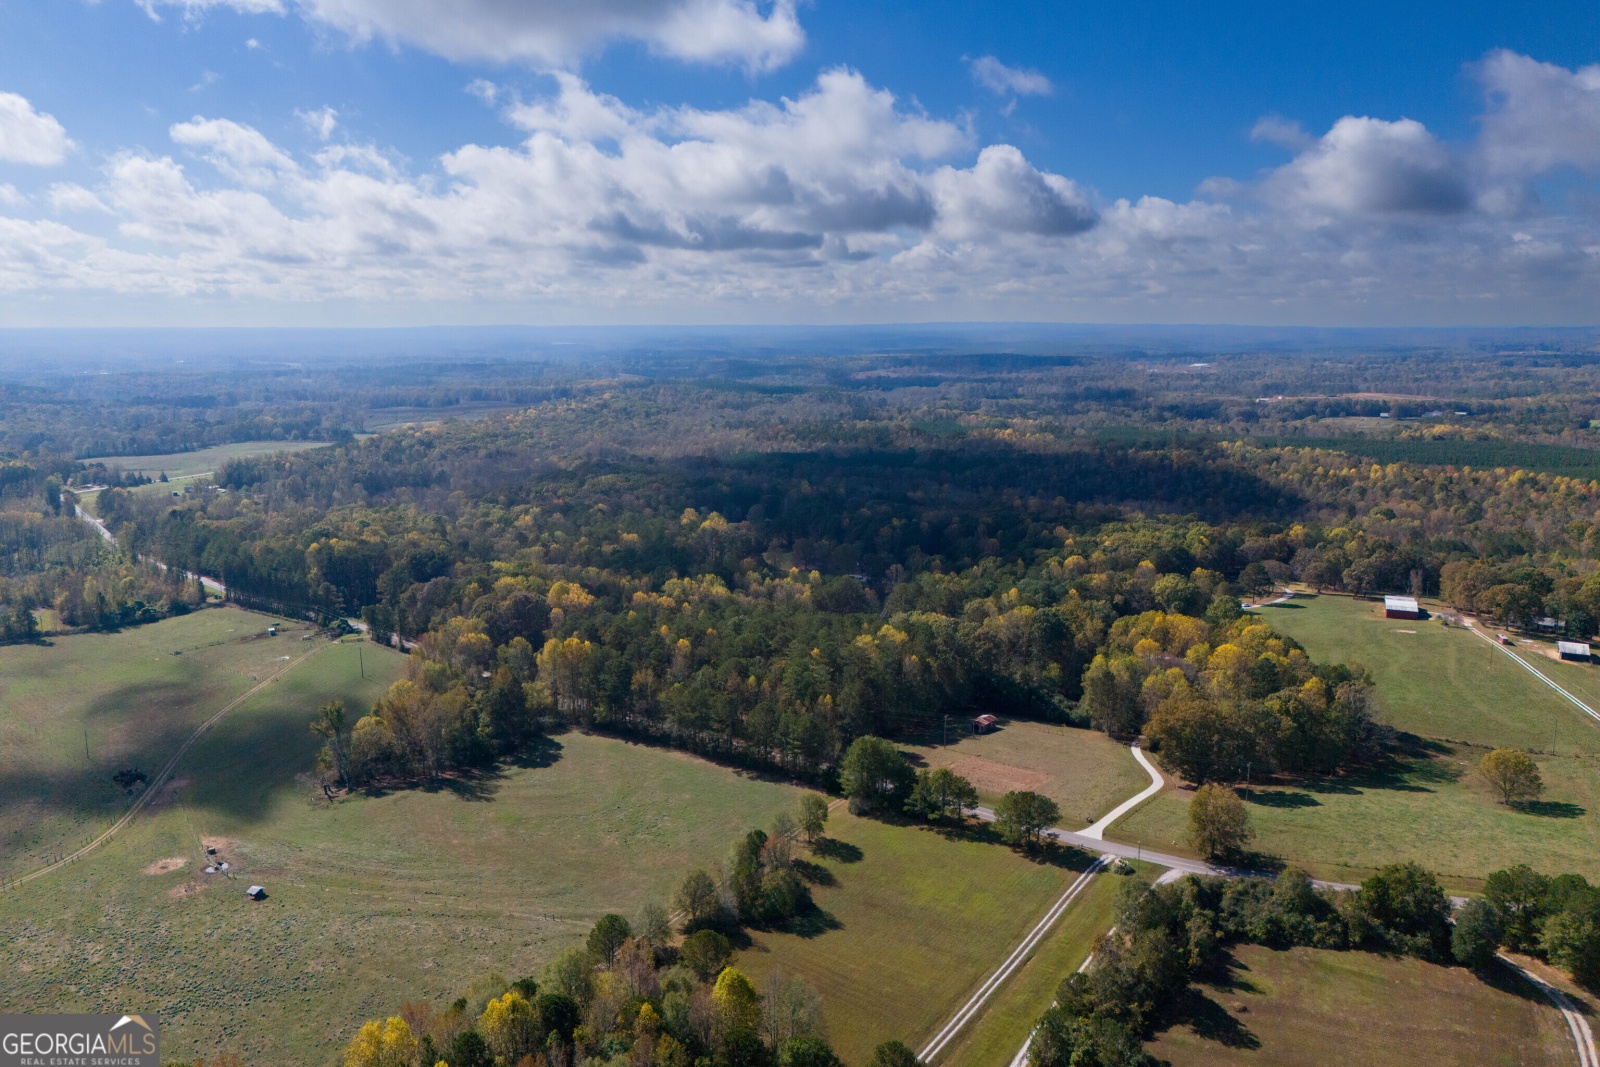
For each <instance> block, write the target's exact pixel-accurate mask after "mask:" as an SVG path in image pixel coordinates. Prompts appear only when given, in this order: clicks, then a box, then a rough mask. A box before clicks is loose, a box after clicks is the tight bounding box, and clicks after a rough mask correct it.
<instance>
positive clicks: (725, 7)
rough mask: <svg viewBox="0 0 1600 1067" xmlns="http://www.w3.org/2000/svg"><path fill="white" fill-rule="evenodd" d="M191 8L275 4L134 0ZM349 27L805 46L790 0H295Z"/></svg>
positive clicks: (528, 49)
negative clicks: (580, 0) (583, 0)
mask: <svg viewBox="0 0 1600 1067" xmlns="http://www.w3.org/2000/svg"><path fill="white" fill-rule="evenodd" d="M140 2H141V3H142V4H143V6H144V7H145V9H146V10H147V11H150V12H152V14H154V13H155V11H156V6H157V5H165V6H172V7H178V8H181V9H182V10H184V11H185V13H187V14H189V15H195V14H198V13H200V12H203V11H205V10H206V9H208V8H213V7H230V8H234V9H236V10H240V11H246V12H252V13H282V12H283V11H284V10H285V6H284V4H283V3H282V2H280V0H140ZM295 8H296V10H298V11H299V12H300V13H301V14H302V15H303V16H304V17H306V18H308V19H311V20H313V21H316V22H320V23H323V24H325V25H329V26H333V27H335V28H336V29H339V30H341V31H343V32H344V33H346V34H348V35H349V36H350V37H351V38H353V39H355V40H357V41H368V40H373V39H378V40H383V41H388V42H390V43H393V44H402V43H403V44H408V45H411V46H413V47H416V48H420V49H423V50H424V51H428V52H433V53H435V54H436V55H441V56H444V57H445V58H446V59H453V60H488V61H491V62H496V63H533V64H536V65H539V66H554V67H565V66H569V65H571V64H572V63H574V62H576V61H577V60H579V59H581V58H582V57H583V56H585V55H587V54H589V53H591V52H594V51H596V50H598V49H600V48H602V47H604V46H605V45H606V44H608V43H610V42H612V41H620V40H631V41H641V42H643V43H644V44H645V45H647V46H648V47H649V48H651V49H652V50H653V51H655V52H657V53H659V54H661V55H665V56H670V57H672V58H674V59H681V60H685V61H688V62H694V63H731V64H735V65H739V66H744V67H746V68H748V69H750V70H754V71H764V70H771V69H773V68H775V67H778V66H782V65H783V64H784V63H787V62H788V61H789V60H790V59H792V58H793V57H794V56H795V55H796V54H797V53H798V52H799V51H800V49H801V48H803V47H804V46H805V31H804V30H803V29H802V28H801V26H800V20H799V18H798V16H797V15H796V13H795V0H768V2H764V3H761V4H758V3H757V2H756V0H585V2H583V3H576V2H573V0H295Z"/></svg>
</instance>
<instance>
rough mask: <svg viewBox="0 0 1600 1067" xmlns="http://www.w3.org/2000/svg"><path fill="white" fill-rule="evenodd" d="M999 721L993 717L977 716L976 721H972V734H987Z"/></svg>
mask: <svg viewBox="0 0 1600 1067" xmlns="http://www.w3.org/2000/svg"><path fill="white" fill-rule="evenodd" d="M999 721H1000V720H999V719H998V718H996V717H995V716H993V715H979V716H978V717H977V718H976V719H973V720H972V732H973V733H975V734H983V733H988V732H989V729H990V727H992V726H994V725H995V724H997V723H998V722H999Z"/></svg>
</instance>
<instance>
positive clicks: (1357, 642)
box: [1258, 596, 1600, 755]
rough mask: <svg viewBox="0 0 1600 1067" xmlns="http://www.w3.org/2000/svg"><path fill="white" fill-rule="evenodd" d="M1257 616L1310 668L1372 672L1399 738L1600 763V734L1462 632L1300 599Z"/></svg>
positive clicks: (1353, 604) (1377, 607) (1372, 609)
mask: <svg viewBox="0 0 1600 1067" xmlns="http://www.w3.org/2000/svg"><path fill="white" fill-rule="evenodd" d="M1258 614H1259V615H1260V616H1261V618H1262V619H1263V620H1264V621H1266V622H1268V623H1270V624H1271V625H1272V627H1273V628H1274V629H1277V630H1279V631H1281V632H1282V633H1286V634H1288V635H1289V636H1290V637H1293V638H1294V639H1295V640H1296V641H1299V642H1300V643H1301V644H1302V645H1304V646H1305V647H1306V650H1307V651H1308V652H1309V653H1310V654H1311V657H1312V658H1313V659H1316V660H1332V661H1342V662H1345V663H1360V664H1361V665H1362V666H1365V667H1366V668H1368V669H1369V670H1371V671H1372V676H1373V679H1374V681H1376V682H1377V686H1378V707H1379V718H1381V719H1382V720H1383V721H1384V722H1387V723H1388V724H1390V725H1391V726H1394V727H1395V728H1397V729H1400V730H1408V731H1410V732H1411V733H1414V734H1418V735H1420V736H1422V737H1432V738H1440V739H1447V740H1458V741H1468V742H1471V743H1473V744H1479V745H1513V746H1515V747H1517V748H1522V749H1528V750H1530V751H1540V752H1548V751H1551V739H1552V737H1554V738H1555V742H1556V748H1555V749H1554V751H1556V752H1558V753H1561V754H1566V755H1571V754H1574V753H1584V754H1594V753H1600V728H1597V725H1600V724H1595V723H1594V722H1593V721H1592V720H1589V719H1587V717H1586V716H1584V714H1583V713H1582V712H1581V711H1579V710H1578V709H1577V708H1575V707H1573V706H1572V705H1571V704H1569V703H1567V702H1566V701H1565V700H1563V699H1562V698H1561V697H1560V695H1559V694H1557V693H1556V692H1554V691H1553V690H1551V689H1549V688H1548V687H1546V686H1544V685H1541V684H1540V683H1539V681H1538V679H1536V678H1534V677H1533V676H1532V675H1530V674H1528V672H1527V671H1524V670H1522V669H1521V668H1520V667H1518V666H1517V665H1516V664H1515V663H1513V662H1511V660H1510V659H1509V658H1508V657H1506V656H1505V655H1503V654H1502V653H1501V652H1499V651H1498V650H1496V649H1495V647H1494V646H1493V645H1491V644H1489V642H1487V641H1485V640H1484V639H1483V638H1481V637H1478V636H1476V635H1475V634H1472V633H1470V632H1468V631H1467V630H1466V629H1464V628H1462V627H1459V626H1449V627H1447V626H1445V625H1443V624H1442V623H1441V622H1440V621H1439V620H1438V619H1436V618H1435V619H1422V620H1409V619H1408V620H1401V619H1385V618H1384V617H1383V604H1382V603H1381V602H1374V601H1369V600H1354V599H1351V598H1350V597H1335V596H1320V597H1306V598H1300V599H1296V600H1292V601H1290V602H1288V603H1286V604H1278V605H1274V606H1272V607H1265V608H1261V609H1260V610H1259V612H1258ZM1405 630H1414V631H1416V632H1415V633H1404V632H1402V631H1405ZM1544 662H1545V663H1549V662H1550V661H1549V660H1545V661H1544ZM1539 666H1540V668H1541V669H1543V666H1544V664H1539ZM1572 670H1573V671H1581V670H1583V668H1581V667H1576V666H1575V667H1572ZM1597 670H1600V668H1597ZM1560 680H1561V679H1560V678H1557V681H1560Z"/></svg>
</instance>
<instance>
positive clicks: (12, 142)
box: [0, 93, 72, 167]
mask: <svg viewBox="0 0 1600 1067" xmlns="http://www.w3.org/2000/svg"><path fill="white" fill-rule="evenodd" d="M71 148H72V142H71V141H70V140H68V139H67V131H66V130H64V129H63V128H62V126H61V123H59V122H57V121H56V119H55V116H54V115H47V114H45V113H43V112H41V111H35V110H34V109H33V105H32V104H30V103H29V102H28V100H27V98H26V97H22V96H18V95H17V94H16V93H0V162H6V163H26V164H29V165H30V166H35V167H51V166H55V165H56V164H57V163H60V162H61V161H63V160H64V159H66V158H67V152H68V151H70V150H71Z"/></svg>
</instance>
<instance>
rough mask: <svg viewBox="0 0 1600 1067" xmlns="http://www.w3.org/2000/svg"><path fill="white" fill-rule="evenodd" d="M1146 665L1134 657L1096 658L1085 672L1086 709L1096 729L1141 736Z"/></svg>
mask: <svg viewBox="0 0 1600 1067" xmlns="http://www.w3.org/2000/svg"><path fill="white" fill-rule="evenodd" d="M1143 684H1144V666H1143V665H1142V664H1141V663H1140V662H1139V661H1138V660H1137V659H1135V658H1134V657H1132V656H1107V655H1105V654H1103V653H1102V654H1101V655H1098V656H1095V658H1094V660H1093V661H1092V662H1090V664H1089V667H1088V669H1087V670H1085V671H1084V672H1083V702H1082V707H1083V710H1085V711H1087V712H1088V713H1089V722H1090V724H1091V725H1092V726H1093V727H1094V728H1095V729H1096V730H1101V731H1104V732H1105V733H1107V734H1109V735H1111V736H1112V737H1121V738H1130V737H1138V736H1139V732H1140V731H1141V730H1143V729H1144V703H1143V701H1141V700H1140V699H1139V689H1140V686H1142V685H1143Z"/></svg>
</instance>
